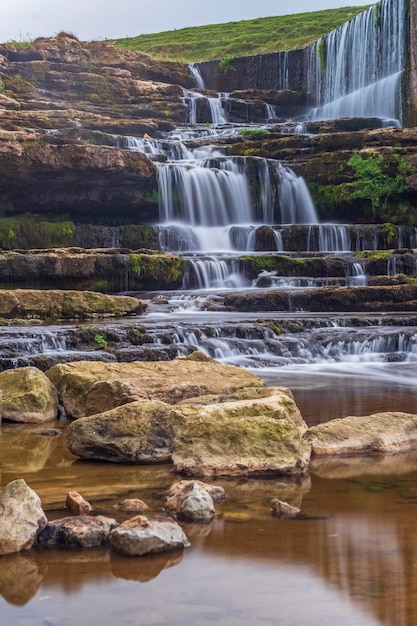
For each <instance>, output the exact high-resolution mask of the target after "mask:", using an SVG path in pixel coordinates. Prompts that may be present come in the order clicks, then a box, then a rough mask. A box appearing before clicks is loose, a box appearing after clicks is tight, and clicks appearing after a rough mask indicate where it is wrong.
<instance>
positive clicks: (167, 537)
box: [110, 515, 190, 556]
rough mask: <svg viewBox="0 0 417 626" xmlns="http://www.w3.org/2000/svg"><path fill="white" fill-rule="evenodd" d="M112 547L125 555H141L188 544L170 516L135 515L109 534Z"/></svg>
mask: <svg viewBox="0 0 417 626" xmlns="http://www.w3.org/2000/svg"><path fill="white" fill-rule="evenodd" d="M110 541H111V545H112V546H113V548H115V549H116V550H118V551H119V552H122V554H126V555H127V556H142V555H143V554H150V553H154V552H165V551H166V550H176V549H178V548H185V547H187V546H189V545H190V544H189V542H188V539H187V537H186V536H185V534H184V531H183V530H182V528H181V526H180V525H179V524H177V522H175V521H174V520H173V519H171V518H170V517H163V516H153V517H151V516H149V517H145V516H144V515H137V516H136V517H133V518H132V519H131V520H128V521H127V522H124V523H123V524H120V526H118V527H117V528H116V529H115V530H113V532H112V533H111V536H110Z"/></svg>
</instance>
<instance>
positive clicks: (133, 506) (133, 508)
mask: <svg viewBox="0 0 417 626" xmlns="http://www.w3.org/2000/svg"><path fill="white" fill-rule="evenodd" d="M114 508H115V509H119V511H129V512H130V513H142V512H143V511H146V510H147V509H149V507H148V505H147V504H146V502H144V501H143V500H139V498H126V499H125V500H122V501H121V502H118V504H115V505H114Z"/></svg>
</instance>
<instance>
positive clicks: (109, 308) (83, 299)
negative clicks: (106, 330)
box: [0, 289, 146, 321]
mask: <svg viewBox="0 0 417 626" xmlns="http://www.w3.org/2000/svg"><path fill="white" fill-rule="evenodd" d="M145 309H146V304H145V303H143V302H141V301H140V300H137V299H136V298H131V297H130V296H109V295H107V294H102V293H95V292H92V291H62V290H49V291H41V290H36V289H15V290H7V289H6V290H2V292H1V299H0V317H3V318H7V319H15V318H32V319H33V318H37V319H41V320H45V321H52V320H58V319H87V318H92V317H99V316H100V317H103V316H104V317H107V316H122V315H126V314H128V313H134V314H136V315H138V314H141V313H143V312H144V311H145Z"/></svg>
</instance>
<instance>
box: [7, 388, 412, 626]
mask: <svg viewBox="0 0 417 626" xmlns="http://www.w3.org/2000/svg"><path fill="white" fill-rule="evenodd" d="M287 382H288V381H287ZM292 382H293V388H294V393H295V395H296V398H297V401H298V402H299V404H300V407H301V409H302V411H304V413H306V414H309V415H310V417H309V421H310V422H317V421H320V420H321V419H322V417H323V412H324V413H325V414H326V415H329V414H330V413H332V412H334V413H337V412H338V411H339V412H342V413H343V412H347V413H348V414H349V413H351V414H352V413H362V414H364V413H366V412H369V410H370V409H371V408H372V407H374V406H375V400H374V391H375V396H376V393H377V392H378V402H379V404H380V405H381V406H384V408H385V409H386V410H388V409H391V410H392V409H393V408H398V407H399V406H400V405H401V406H403V405H404V408H405V407H406V406H408V407H411V406H412V405H413V403H415V401H416V397H415V392H414V391H413V389H410V388H401V387H400V386H399V387H397V388H396V390H395V389H394V390H393V389H392V388H391V389H389V388H386V389H385V395H384V390H383V388H382V386H381V385H379V387H378V388H377V390H372V385H371V387H369V386H368V387H367V385H365V384H361V381H360V379H356V380H353V381H352V379H350V380H349V382H348V381H346V380H345V385H344V386H343V385H342V386H340V384H339V383H341V382H342V380H339V381H337V384H334V381H333V379H331V378H330V379H329V378H328V379H327V384H326V381H325V379H324V378H322V379H321V380H316V379H314V378H311V380H307V379H305V380H304V384H303V385H302V384H301V382H300V381H298V385H297V384H296V381H295V380H293V381H292ZM362 383H363V381H362ZM280 384H283V381H281V383H280ZM375 384H377V382H375ZM378 384H379V383H378ZM367 389H368V392H369V393H368V394H367V392H366V390H367ZM394 392H395V393H394ZM338 397H339V400H340V398H342V400H343V403H342V404H343V406H342V405H341V404H340V402H339V404H338V402H337V398H338ZM349 397H350V399H351V403H350V406H349V401H348V400H349ZM332 398H333V399H332ZM398 403H399V404H398ZM402 403H403V404H402ZM394 405H395V406H394ZM319 415H320V416H321V417H320V419H319V417H318V416H319ZM335 416H338V415H335ZM57 425H58V427H62V426H63V425H62V424H60V423H58V424H57ZM39 430H42V428H41V427H39V426H21V425H15V424H6V423H3V425H2V427H1V430H0V468H1V473H0V479H1V486H2V487H4V486H5V485H6V484H8V483H9V482H10V481H11V480H13V479H15V478H24V479H25V480H26V482H27V483H28V484H29V485H30V486H31V487H32V488H34V489H35V490H36V491H37V492H38V493H39V495H40V497H41V499H42V502H43V505H44V507H45V509H46V511H47V515H48V517H49V518H56V517H61V516H63V515H65V514H66V513H65V510H64V502H65V497H66V494H67V492H68V490H70V489H76V490H78V491H79V492H81V493H82V494H83V495H84V496H85V497H86V498H87V499H89V500H90V501H91V502H92V503H93V504H94V512H96V513H103V514H106V515H110V516H114V517H116V518H117V519H119V520H120V521H122V519H124V518H125V517H126V514H124V513H120V512H118V511H115V509H114V508H113V507H114V504H115V503H116V502H117V501H119V500H120V499H121V498H123V497H140V498H142V499H144V500H145V501H146V502H147V503H148V504H149V505H150V507H151V510H154V511H160V510H161V509H162V507H163V505H164V501H165V497H166V492H167V490H168V488H169V487H170V485H171V484H172V483H173V482H175V481H176V480H177V475H176V474H175V473H174V472H173V469H172V467H171V466H169V465H165V466H156V467H139V466H129V465H107V464H104V463H90V462H85V461H79V460H77V459H76V458H75V457H73V456H72V455H71V454H70V453H69V452H68V451H67V449H66V447H65V444H64V437H65V434H63V435H61V436H58V437H48V436H42V435H40V434H39ZM64 431H65V425H64ZM216 483H218V484H221V485H222V486H223V487H224V488H225V489H226V491H227V494H228V498H227V500H226V501H225V503H224V504H222V505H217V507H216V509H217V516H216V519H215V520H214V522H213V523H212V524H210V525H208V526H206V525H185V526H184V529H185V532H186V534H187V535H188V537H189V539H190V542H191V547H190V548H188V549H186V550H184V551H183V552H182V551H179V552H177V551H175V552H167V553H165V554H162V555H159V556H152V557H142V558H133V559H129V558H127V557H123V556H120V555H118V554H117V553H115V552H113V551H111V550H110V549H107V548H102V549H98V550H93V551H85V552H65V551H48V550H45V549H38V548H37V549H33V550H31V551H29V552H25V553H22V554H16V555H10V556H4V557H1V558H0V623H1V624H13V625H14V626H35V625H36V626H37V625H42V626H49V625H56V626H72V625H74V624H89V625H93V626H95V625H96V624H97V625H99V624H100V625H104V626H107V625H109V626H110V625H114V624H115V623H118V622H120V623H123V624H124V625H127V626H137V625H141V626H142V625H160V624H161V625H162V624H164V625H167V626H177V625H178V626H180V625H181V626H183V625H184V624H193V625H198V626H206V625H207V626H209V625H211V624H213V623H217V624H221V625H225V626H238V625H242V624H248V625H249V624H250V625H251V626H253V625H258V624H259V625H260V626H263V625H271V626H272V625H274V626H275V625H276V624H280V625H285V626H286V625H288V626H298V625H301V624H320V626H323V625H329V626H330V625H332V626H333V624H334V623H335V622H337V623H338V624H339V625H349V626H350V625H352V624H355V625H356V624H358V625H359V624H360V625H364V626H371V625H376V624H380V625H382V624H395V625H399V626H402V625H404V626H405V625H407V626H409V625H410V624H413V623H416V622H417V539H416V533H415V515H416V510H417V451H416V452H413V453H408V454H401V455H396V456H387V457H383V456H381V457H371V458H363V459H358V460H357V461H349V462H347V461H343V460H338V461H336V462H334V461H332V462H331V461H325V462H320V463H319V462H314V463H313V464H312V466H311V475H310V476H307V477H306V478H305V479H303V480H300V481H298V482H294V481H290V480H284V479H281V478H276V479H273V480H246V479H242V480H233V481H229V480H220V481H216ZM274 497H278V498H280V499H282V500H286V501H288V502H290V503H292V504H294V505H296V506H299V507H301V511H302V515H301V517H300V518H299V519H295V520H279V519H275V518H273V517H271V514H270V502H271V499H272V498H274ZM123 516H125V517H123Z"/></svg>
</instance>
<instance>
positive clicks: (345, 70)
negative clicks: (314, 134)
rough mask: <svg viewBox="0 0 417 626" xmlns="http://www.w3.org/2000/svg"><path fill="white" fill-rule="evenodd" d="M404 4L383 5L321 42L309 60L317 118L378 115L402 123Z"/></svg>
mask: <svg viewBox="0 0 417 626" xmlns="http://www.w3.org/2000/svg"><path fill="white" fill-rule="evenodd" d="M405 4H406V2H405V0H395V1H394V0H382V1H381V2H379V3H378V4H376V5H373V6H372V7H370V8H369V9H367V10H366V11H364V12H363V13H360V14H359V15H358V16H356V17H355V18H354V19H353V20H351V21H349V22H346V23H345V24H344V25H343V26H341V27H340V28H338V29H336V30H334V31H332V32H331V33H329V35H327V36H326V37H324V38H322V39H320V40H319V41H318V42H317V43H316V44H315V45H314V46H313V47H312V49H311V50H310V51H309V53H308V55H309V58H308V68H309V69H308V77H307V81H308V91H309V92H310V93H312V94H314V95H315V101H316V106H317V107H318V108H317V109H316V110H315V111H314V113H313V118H314V119H328V118H338V117H344V116H350V117H352V116H358V117H363V116H367V117H370V116H378V117H382V118H384V117H386V118H392V119H399V120H400V121H401V89H400V85H401V76H402V72H403V70H404V65H405V60H404V58H405V23H406V7H405Z"/></svg>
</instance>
